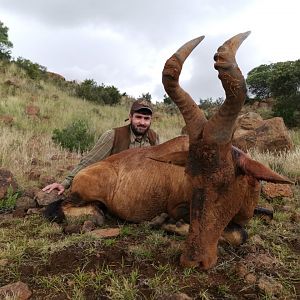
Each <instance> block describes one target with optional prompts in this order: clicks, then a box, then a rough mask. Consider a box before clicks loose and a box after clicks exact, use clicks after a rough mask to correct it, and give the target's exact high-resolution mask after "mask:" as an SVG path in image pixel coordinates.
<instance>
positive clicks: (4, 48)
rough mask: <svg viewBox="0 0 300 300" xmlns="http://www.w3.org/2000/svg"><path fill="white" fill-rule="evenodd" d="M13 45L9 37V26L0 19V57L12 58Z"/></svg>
mask: <svg viewBox="0 0 300 300" xmlns="http://www.w3.org/2000/svg"><path fill="white" fill-rule="evenodd" d="M12 47H13V43H12V42H11V41H9V39H8V27H6V26H4V24H3V23H2V22H1V21H0V59H2V60H10V59H11V50H10V49H11V48H12Z"/></svg>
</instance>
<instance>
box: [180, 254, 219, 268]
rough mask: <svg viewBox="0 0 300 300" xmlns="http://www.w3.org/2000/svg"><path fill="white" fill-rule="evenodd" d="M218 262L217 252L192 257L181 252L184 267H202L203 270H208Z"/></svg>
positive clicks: (181, 262)
mask: <svg viewBox="0 0 300 300" xmlns="http://www.w3.org/2000/svg"><path fill="white" fill-rule="evenodd" d="M216 262H217V254H214V255H211V254H210V255H205V256H203V257H201V256H198V257H190V256H189V255H188V256H187V255H186V254H184V253H183V254H181V256H180V264H181V265H182V266H183V267H184V268H200V269H202V270H208V269H210V268H212V267H213V266H214V265H215V264H216Z"/></svg>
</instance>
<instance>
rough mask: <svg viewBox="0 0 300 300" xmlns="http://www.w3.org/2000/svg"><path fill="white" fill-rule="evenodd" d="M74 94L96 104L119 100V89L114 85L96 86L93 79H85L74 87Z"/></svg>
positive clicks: (114, 102)
mask: <svg viewBox="0 0 300 300" xmlns="http://www.w3.org/2000/svg"><path fill="white" fill-rule="evenodd" d="M76 96H78V97H80V98H83V99H86V100H89V101H93V102H96V103H98V104H108V105H114V104H118V103H119V102H120V100H121V94H120V92H119V90H118V89H117V88H116V87H114V86H105V85H104V84H102V85H100V86H98V85H97V83H96V82H95V81H94V80H93V79H86V80H85V81H83V82H82V83H81V84H79V85H78V86H77V87H76Z"/></svg>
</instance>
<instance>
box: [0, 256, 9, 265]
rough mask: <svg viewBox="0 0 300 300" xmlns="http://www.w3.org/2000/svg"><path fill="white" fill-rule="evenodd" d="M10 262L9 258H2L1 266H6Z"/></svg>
mask: <svg viewBox="0 0 300 300" xmlns="http://www.w3.org/2000/svg"><path fill="white" fill-rule="evenodd" d="M8 263H9V261H8V259H6V258H3V259H0V267H5V266H7V265H8Z"/></svg>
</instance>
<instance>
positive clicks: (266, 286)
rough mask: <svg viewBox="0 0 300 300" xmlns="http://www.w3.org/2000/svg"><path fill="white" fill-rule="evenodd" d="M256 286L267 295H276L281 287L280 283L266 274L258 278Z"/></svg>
mask: <svg viewBox="0 0 300 300" xmlns="http://www.w3.org/2000/svg"><path fill="white" fill-rule="evenodd" d="M258 288H259V289H260V290H261V291H263V292H264V293H266V294H268V295H274V296H275V295H278V294H280V292H281V291H282V289H283V286H282V284H281V283H279V282H277V281H276V280H275V279H273V278H271V277H267V276H265V275H264V276H262V277H260V278H259V280H258Z"/></svg>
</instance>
